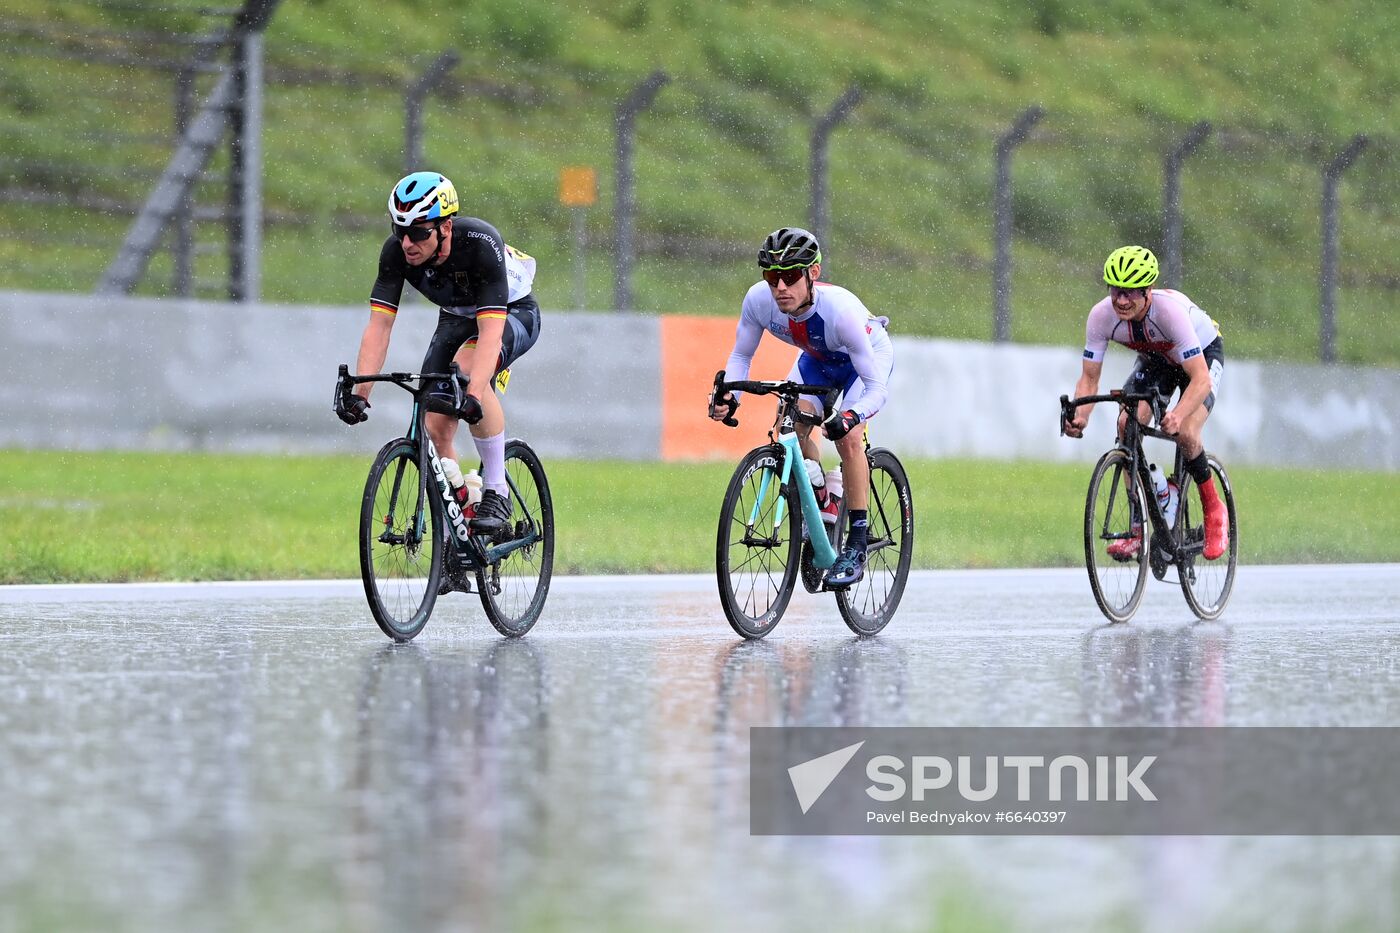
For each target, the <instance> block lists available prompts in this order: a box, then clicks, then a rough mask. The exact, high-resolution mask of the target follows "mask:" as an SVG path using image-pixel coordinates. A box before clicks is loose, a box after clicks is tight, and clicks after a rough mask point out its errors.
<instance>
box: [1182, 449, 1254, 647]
mask: <svg viewBox="0 0 1400 933" xmlns="http://www.w3.org/2000/svg"><path fill="white" fill-rule="evenodd" d="M1206 460H1207V462H1209V463H1210V472H1211V474H1212V475H1213V476H1214V477H1215V489H1216V492H1218V493H1219V494H1220V498H1221V499H1222V500H1223V501H1224V503H1225V514H1226V518H1227V521H1228V525H1227V527H1228V529H1229V533H1230V543H1229V547H1228V548H1227V550H1226V551H1225V553H1224V554H1222V555H1221V556H1220V557H1217V558H1216V559H1215V560H1206V558H1205V555H1204V554H1202V553H1201V547H1202V545H1203V544H1204V542H1205V539H1206V528H1205V519H1204V517H1203V515H1204V512H1203V510H1202V509H1201V488H1200V487H1199V486H1197V485H1196V483H1195V481H1194V480H1192V478H1191V476H1190V474H1187V475H1186V476H1183V477H1182V478H1181V507H1180V509H1179V510H1178V511H1179V514H1178V516H1177V520H1176V535H1177V540H1178V541H1181V542H1182V543H1183V544H1184V545H1185V546H1186V547H1185V548H1184V550H1185V551H1186V555H1184V556H1183V557H1182V558H1181V560H1180V561H1179V562H1178V565H1177V568H1176V573H1177V577H1178V578H1179V579H1180V580H1181V592H1182V594H1183V595H1184V596H1185V597H1186V605H1188V606H1190V607H1191V611H1192V612H1194V613H1195V614H1196V615H1197V616H1198V617H1200V618H1202V619H1205V620H1207V621H1209V620H1211V619H1218V618H1220V613H1222V612H1224V611H1225V603H1226V602H1228V601H1229V599H1230V590H1231V589H1233V588H1234V585H1235V557H1236V554H1237V553H1238V548H1239V536H1238V535H1237V534H1236V533H1235V532H1236V527H1235V491H1234V490H1233V489H1231V488H1230V477H1229V476H1227V475H1226V473H1225V467H1224V466H1223V465H1221V463H1220V461H1219V460H1217V459H1215V457H1214V456H1213V455H1210V454H1207V455H1206Z"/></svg>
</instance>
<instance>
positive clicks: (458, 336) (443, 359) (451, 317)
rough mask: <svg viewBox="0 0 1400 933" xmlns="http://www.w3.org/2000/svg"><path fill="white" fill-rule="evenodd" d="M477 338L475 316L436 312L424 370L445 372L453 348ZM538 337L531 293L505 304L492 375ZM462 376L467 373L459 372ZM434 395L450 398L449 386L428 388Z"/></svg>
mask: <svg viewBox="0 0 1400 933" xmlns="http://www.w3.org/2000/svg"><path fill="white" fill-rule="evenodd" d="M476 337H477V326H476V317H475V316H467V315H462V314H453V313H451V312H450V311H446V310H439V311H438V325H437V330H435V331H433V339H432V340H430V341H428V352H427V354H426V355H425V356H424V357H423V369H422V372H425V373H445V372H447V371H448V370H449V369H450V368H451V367H452V358H453V357H454V356H456V355H457V351H458V350H460V349H461V348H462V347H463V346H466V345H468V344H471V345H475V344H476ZM539 338H540V306H539V302H537V301H535V299H534V297H533V296H531V295H526V296H525V297H524V298H517V299H516V300H515V301H512V302H511V303H510V304H509V305H508V306H507V307H506V327H505V331H504V332H503V333H502V334H501V355H500V357H499V358H498V359H497V360H496V369H495V372H493V373H492V375H493V376H494V375H495V374H496V373H499V372H500V371H501V370H503V369H506V368H507V367H509V366H510V365H511V364H512V363H514V362H515V361H516V360H518V359H520V358H521V357H522V356H524V355H525V354H526V353H527V352H528V351H529V349H530V348H531V347H533V346H534V345H535V341H536V340H538V339H539ZM462 375H463V377H465V376H466V375H467V374H466V373H463V374H462ZM429 394H430V395H431V396H435V397H442V398H443V399H449V398H452V397H453V392H452V387H451V386H449V385H448V384H447V383H446V382H445V381H444V382H440V383H439V384H438V385H436V386H434V387H433V389H432V390H430V392H429Z"/></svg>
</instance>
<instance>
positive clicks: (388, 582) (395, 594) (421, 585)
mask: <svg viewBox="0 0 1400 933" xmlns="http://www.w3.org/2000/svg"><path fill="white" fill-rule="evenodd" d="M452 370H453V371H452V373H450V374H431V373H423V374H418V373H379V374H377V375H371V376H352V375H350V372H349V367H347V366H345V365H343V364H342V365H341V367H340V376H339V378H338V379H337V380H336V388H335V391H336V393H337V396H338V397H341V398H344V397H345V396H348V395H349V394H350V391H351V389H353V388H354V387H355V386H357V385H360V384H362V383H366V382H390V383H393V384H394V385H396V386H398V387H399V388H401V389H404V390H405V391H407V392H408V393H409V394H410V395H412V396H413V415H412V417H411V418H410V420H409V423H408V433H407V434H406V435H404V436H403V437H396V438H394V439H393V440H391V441H389V443H387V444H385V445H384V446H383V447H382V448H381V449H380V451H379V454H378V455H377V456H376V457H375V458H374V465H373V466H371V467H370V471H369V478H368V479H367V480H366V481H365V492H364V498H363V499H362V500H361V503H360V534H359V539H360V576H361V578H362V579H363V580H364V584H365V598H366V599H367V600H368V601H369V609H370V612H371V613H372V614H373V615H374V621H375V622H377V623H379V627H380V628H381V629H383V631H384V634H385V635H388V636H389V637H390V638H392V639H394V640H395V641H408V640H409V639H411V638H413V637H414V636H415V635H417V634H418V633H419V632H421V631H422V630H423V626H425V625H427V624H428V617H429V616H430V615H431V614H432V611H433V605H434V603H435V602H436V601H437V597H438V588H439V585H440V584H441V582H442V579H443V575H444V574H452V575H454V577H456V578H457V579H459V580H470V579H471V578H472V577H473V576H474V577H475V589H476V592H477V593H479V594H480V595H481V605H482V608H483V609H485V611H486V618H487V619H489V620H490V622H491V624H492V625H493V626H495V628H496V631H498V632H500V633H501V634H502V635H505V636H507V637H511V638H515V637H519V636H521V635H524V634H525V633H526V632H528V631H529V630H530V629H531V628H532V627H533V626H534V624H535V623H536V622H537V621H538V620H539V617H540V613H541V612H542V611H543V609H544V602H545V597H546V596H547V595H548V594H549V581H550V578H551V576H552V574H553V570H554V503H553V500H552V499H551V498H550V495H549V482H548V480H547V479H546V478H545V474H544V466H543V464H541V462H540V458H539V456H538V455H537V454H536V453H535V452H534V451H533V450H531V449H530V445H528V444H526V443H525V442H524V441H522V440H520V439H518V438H511V439H510V440H508V441H506V450H505V456H506V484H507V485H508V486H509V487H510V496H509V499H510V506H511V515H510V520H509V522H508V523H507V525H506V528H505V530H504V531H502V532H501V533H499V534H497V535H495V536H490V535H485V534H478V533H475V532H473V531H472V530H471V528H470V525H469V522H470V516H469V515H468V514H467V513H465V512H464V511H463V510H462V507H461V505H460V504H459V503H458V501H457V498H456V496H454V495H453V492H452V487H451V484H449V483H448V481H447V476H446V475H445V474H444V473H443V470H442V462H441V460H439V458H438V453H437V449H436V448H435V447H434V446H433V442H432V439H431V438H429V437H428V435H427V432H426V431H424V429H423V416H424V413H425V411H426V406H425V404H424V398H425V396H426V395H427V393H428V389H429V387H431V386H432V385H433V384H434V383H435V382H439V381H442V380H447V379H451V380H452V383H453V384H454V385H460V383H459V382H458V380H459V378H460V374H459V371H458V369H457V366H456V364H455V363H454V364H453V366H452Z"/></svg>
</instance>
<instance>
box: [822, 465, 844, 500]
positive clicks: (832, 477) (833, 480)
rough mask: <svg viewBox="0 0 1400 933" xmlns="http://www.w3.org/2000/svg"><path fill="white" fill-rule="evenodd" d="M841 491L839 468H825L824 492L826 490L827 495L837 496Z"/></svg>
mask: <svg viewBox="0 0 1400 933" xmlns="http://www.w3.org/2000/svg"><path fill="white" fill-rule="evenodd" d="M842 491H843V487H842V485H841V471H840V470H839V469H837V470H827V471H826V492H827V495H830V496H839V495H841V493H842Z"/></svg>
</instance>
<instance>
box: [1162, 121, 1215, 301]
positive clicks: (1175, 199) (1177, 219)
mask: <svg viewBox="0 0 1400 933" xmlns="http://www.w3.org/2000/svg"><path fill="white" fill-rule="evenodd" d="M1210 133H1211V125H1210V121H1209V120H1202V121H1201V122H1199V123H1197V124H1196V125H1195V126H1193V127H1191V129H1189V130H1187V131H1186V135H1185V136H1183V137H1181V140H1180V141H1179V142H1177V144H1176V145H1175V146H1173V147H1172V148H1171V151H1170V152H1168V153H1167V157H1166V159H1165V161H1163V163H1162V260H1163V262H1162V272H1163V276H1162V278H1163V282H1164V284H1166V285H1170V286H1173V287H1180V286H1181V284H1182V283H1181V165H1182V163H1183V162H1185V161H1186V157H1187V156H1189V155H1190V154H1191V153H1192V152H1194V151H1195V150H1196V147H1198V146H1200V144H1201V143H1203V142H1205V141H1206V137H1207V136H1209V135H1210Z"/></svg>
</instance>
